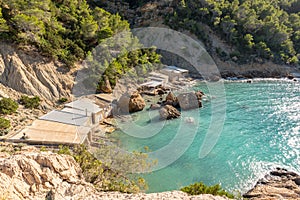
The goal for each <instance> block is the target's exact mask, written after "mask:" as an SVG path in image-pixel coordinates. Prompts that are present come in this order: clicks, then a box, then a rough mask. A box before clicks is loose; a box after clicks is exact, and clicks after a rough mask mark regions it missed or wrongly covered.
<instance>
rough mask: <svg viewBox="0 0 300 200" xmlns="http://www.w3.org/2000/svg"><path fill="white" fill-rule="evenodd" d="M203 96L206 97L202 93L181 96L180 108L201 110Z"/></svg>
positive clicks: (179, 99)
mask: <svg viewBox="0 0 300 200" xmlns="http://www.w3.org/2000/svg"><path fill="white" fill-rule="evenodd" d="M203 95H204V93H203V92H201V91H197V92H188V93H181V94H179V95H178V96H177V99H178V102H179V105H180V108H181V109H182V110H189V109H195V108H201V107H202V96H203Z"/></svg>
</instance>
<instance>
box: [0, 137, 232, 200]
mask: <svg viewBox="0 0 300 200" xmlns="http://www.w3.org/2000/svg"><path fill="white" fill-rule="evenodd" d="M16 147H17V146H15V147H13V145H11V144H8V143H0V150H1V153H0V191H1V193H0V199H6V200H27V199H28V200H40V199H55V200H79V199H86V200H117V199H118V200H126V199H133V200H140V199H145V200H161V199H181V200H191V199H193V200H227V198H226V197H220V196H213V195H210V194H203V195H197V196H189V195H188V194H186V193H184V192H181V191H170V192H162V193H152V194H145V193H138V194H123V193H120V192H99V191H96V189H95V188H94V186H93V185H91V184H90V183H87V182H85V180H84V178H83V175H82V172H81V169H80V167H79V165H78V164H77V163H76V162H75V160H74V159H73V158H72V157H71V156H68V155H59V154H56V153H52V152H48V151H47V152H46V151H45V152H40V151H39V150H37V149H36V148H35V147H32V146H24V147H22V149H21V151H17V152H15V153H14V154H12V155H10V154H9V153H7V152H11V151H13V149H15V148H16Z"/></svg>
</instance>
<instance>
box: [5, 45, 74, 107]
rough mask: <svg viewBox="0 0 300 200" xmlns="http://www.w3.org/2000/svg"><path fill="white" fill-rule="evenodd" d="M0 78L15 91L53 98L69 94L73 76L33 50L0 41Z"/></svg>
mask: <svg viewBox="0 0 300 200" xmlns="http://www.w3.org/2000/svg"><path fill="white" fill-rule="evenodd" d="M64 70H65V69H64ZM0 82H1V83H2V84H3V85H4V86H6V87H10V88H12V89H14V90H15V91H18V92H21V93H24V94H27V95H37V96H40V97H42V98H43V99H45V100H49V102H51V101H52V102H53V100H57V99H59V98H60V97H69V96H70V94H71V89H72V86H73V82H74V78H73V75H72V72H71V71H69V72H68V71H63V67H61V66H60V64H59V63H58V62H54V61H49V60H46V58H45V57H42V56H41V55H39V54H38V53H37V52H35V51H33V50H30V51H25V50H20V49H18V48H17V47H15V46H13V45H9V44H6V43H0Z"/></svg>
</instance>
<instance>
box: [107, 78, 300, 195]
mask: <svg viewBox="0 0 300 200" xmlns="http://www.w3.org/2000/svg"><path fill="white" fill-rule="evenodd" d="M193 90H202V91H204V92H205V94H207V96H208V97H207V98H205V100H204V101H203V108H201V109H196V110H191V111H184V112H183V114H182V117H181V118H180V119H175V120H170V121H165V122H163V121H161V120H159V116H158V111H157V110H156V111H149V110H146V109H145V110H144V111H142V112H139V113H135V114H133V115H132V116H131V121H130V122H124V120H122V121H119V122H118V123H119V126H120V130H119V131H116V132H114V133H113V134H112V137H113V138H115V139H117V140H118V143H119V145H120V147H121V148H122V149H125V150H128V151H134V150H137V151H143V149H144V147H145V146H147V147H148V148H149V151H148V152H149V158H151V159H156V160H157V161H158V164H157V166H156V167H154V168H152V170H151V172H147V173H141V174H139V175H141V176H143V177H144V178H145V179H146V181H147V182H148V185H149V190H148V191H147V192H161V191H169V190H175V189H180V188H181V187H182V186H186V185H189V184H191V183H194V182H199V181H202V182H204V183H205V184H207V185H212V184H217V183H220V184H221V186H222V187H223V188H225V189H226V190H228V191H231V192H233V191H239V192H241V193H244V192H246V191H247V190H249V189H250V188H251V187H253V186H254V184H255V183H256V181H257V180H258V179H259V178H262V177H263V176H264V175H265V174H266V173H267V172H268V171H270V170H272V169H274V168H275V167H284V168H287V169H289V170H292V171H295V172H298V173H299V172H300V83H299V82H292V81H287V80H280V79H277V80H275V79H260V80H254V81H253V82H252V83H247V82H238V81H232V82H230V81H221V82H219V85H217V86H216V85H213V86H210V85H209V83H206V82H199V83H197V85H196V86H194V87H193ZM125 121H126V120H125Z"/></svg>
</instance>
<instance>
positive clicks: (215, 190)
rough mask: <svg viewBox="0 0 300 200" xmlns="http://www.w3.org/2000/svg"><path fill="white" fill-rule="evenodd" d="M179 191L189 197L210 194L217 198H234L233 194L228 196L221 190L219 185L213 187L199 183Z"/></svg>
mask: <svg viewBox="0 0 300 200" xmlns="http://www.w3.org/2000/svg"><path fill="white" fill-rule="evenodd" d="M180 190H181V191H183V192H186V193H188V194H190V195H199V194H212V195H218V196H226V197H228V198H231V199H233V198H234V195H233V194H230V193H228V192H226V191H225V190H223V189H222V188H221V186H220V185H219V184H216V185H213V186H206V185H205V184H204V183H203V182H200V183H194V184H191V185H189V186H186V187H183V188H181V189H180Z"/></svg>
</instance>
